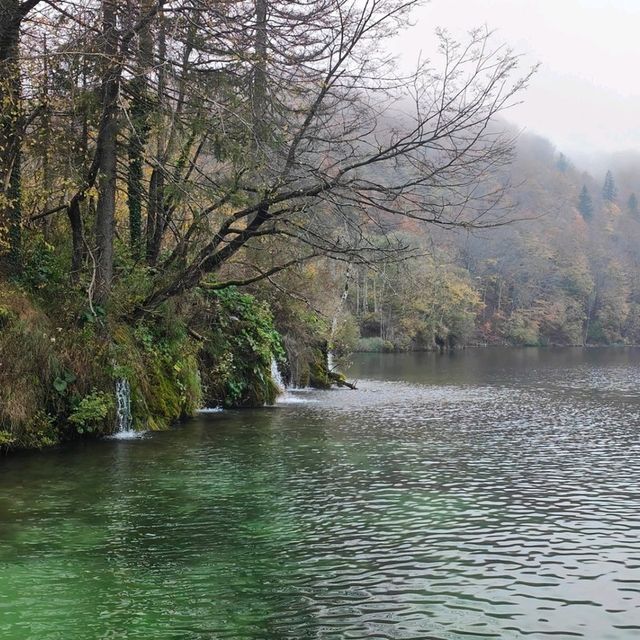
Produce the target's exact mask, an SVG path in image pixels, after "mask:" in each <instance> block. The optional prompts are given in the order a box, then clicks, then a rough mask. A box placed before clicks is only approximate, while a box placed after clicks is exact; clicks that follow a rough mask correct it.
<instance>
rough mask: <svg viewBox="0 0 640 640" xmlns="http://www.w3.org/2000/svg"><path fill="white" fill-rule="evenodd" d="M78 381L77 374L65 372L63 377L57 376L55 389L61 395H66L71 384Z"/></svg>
mask: <svg viewBox="0 0 640 640" xmlns="http://www.w3.org/2000/svg"><path fill="white" fill-rule="evenodd" d="M75 381H76V376H75V374H73V373H71V372H70V371H63V372H62V375H59V376H56V378H55V379H54V381H53V388H54V389H55V390H56V391H57V392H58V393H59V394H64V393H66V391H67V390H68V388H69V385H70V384H73V383H74V382H75Z"/></svg>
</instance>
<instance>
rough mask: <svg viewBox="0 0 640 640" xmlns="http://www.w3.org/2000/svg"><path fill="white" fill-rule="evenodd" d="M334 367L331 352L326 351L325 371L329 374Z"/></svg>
mask: <svg viewBox="0 0 640 640" xmlns="http://www.w3.org/2000/svg"><path fill="white" fill-rule="evenodd" d="M334 366H335V365H334V363H333V353H331V351H327V369H328V370H329V372H331V371H333V367H334Z"/></svg>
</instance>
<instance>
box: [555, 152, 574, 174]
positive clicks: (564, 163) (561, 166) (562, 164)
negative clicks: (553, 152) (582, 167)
mask: <svg viewBox="0 0 640 640" xmlns="http://www.w3.org/2000/svg"><path fill="white" fill-rule="evenodd" d="M556 166H557V167H558V171H560V172H561V173H565V171H567V169H568V168H569V167H570V166H571V165H570V164H569V161H568V160H567V156H565V155H564V153H561V154H560V155H559V156H558V161H557V163H556Z"/></svg>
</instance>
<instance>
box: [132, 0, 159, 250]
mask: <svg viewBox="0 0 640 640" xmlns="http://www.w3.org/2000/svg"><path fill="white" fill-rule="evenodd" d="M149 11H150V3H149V0H142V1H141V2H140V16H139V17H142V16H145V15H147V14H148V13H149ZM139 52H140V53H139V56H138V69H137V76H136V77H135V78H134V79H133V81H132V82H131V94H132V100H131V112H130V113H131V131H130V134H129V148H128V154H129V167H128V174H127V200H128V206H129V243H130V247H131V255H132V256H133V257H134V258H135V259H136V260H137V259H139V258H140V257H141V253H142V200H143V196H144V187H143V169H142V168H143V163H144V150H145V147H146V145H147V141H148V139H149V131H150V128H151V126H150V122H149V116H150V113H151V101H150V96H149V94H148V86H147V80H146V75H147V73H149V70H150V69H151V67H152V65H153V40H152V35H151V28H150V24H146V25H145V26H144V28H143V29H141V31H140V34H139Z"/></svg>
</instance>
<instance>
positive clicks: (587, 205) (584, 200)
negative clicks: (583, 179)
mask: <svg viewBox="0 0 640 640" xmlns="http://www.w3.org/2000/svg"><path fill="white" fill-rule="evenodd" d="M578 211H579V212H580V213H581V214H582V217H583V218H584V219H585V220H590V219H591V217H592V216H593V201H592V200H591V196H590V195H589V190H588V189H587V186H586V185H583V187H582V191H581V192H580V198H579V199H578Z"/></svg>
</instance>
